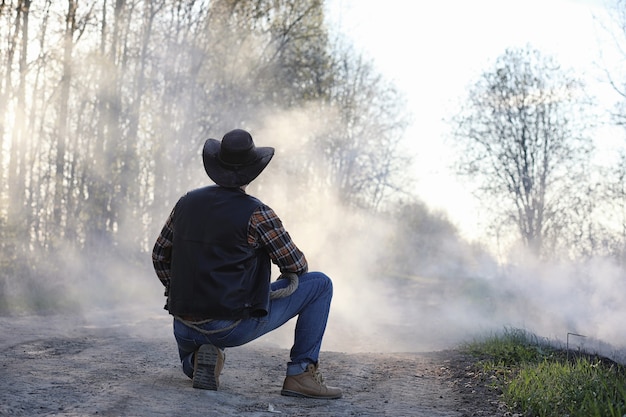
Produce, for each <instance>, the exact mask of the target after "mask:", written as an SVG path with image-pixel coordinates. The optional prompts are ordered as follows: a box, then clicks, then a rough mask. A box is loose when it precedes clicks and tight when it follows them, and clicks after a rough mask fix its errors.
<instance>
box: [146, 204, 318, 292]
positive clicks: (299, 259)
mask: <svg viewBox="0 0 626 417" xmlns="http://www.w3.org/2000/svg"><path fill="white" fill-rule="evenodd" d="M174 210H175V209H174ZM174 210H172V212H171V213H170V215H169V217H168V218H167V221H166V222H165V225H164V226H163V229H162V230H161V234H160V235H159V237H158V238H157V240H156V243H155V245H154V249H153V250H152V263H153V265H154V270H155V272H156V274H157V277H158V278H159V280H160V281H161V283H162V284H163V285H164V286H165V288H169V283H170V279H171V257H172V242H173V240H174V228H173V218H174ZM248 243H249V244H250V246H252V247H253V248H255V249H259V248H265V250H267V253H268V254H269V256H270V259H272V262H274V264H276V265H277V266H278V268H279V269H280V272H281V273H282V272H292V273H295V274H297V275H302V274H304V273H305V272H307V270H308V264H307V260H306V258H305V256H304V254H303V253H302V252H301V251H300V249H298V247H297V246H296V245H295V244H294V243H293V241H292V240H291V237H290V236H289V233H287V231H286V230H285V228H284V227H283V224H282V222H281V220H280V219H279V218H278V216H277V215H276V213H275V212H274V210H272V209H271V208H269V207H268V206H266V205H261V206H260V207H259V208H257V209H256V210H255V211H254V212H253V213H252V215H251V216H250V221H249V222H248Z"/></svg>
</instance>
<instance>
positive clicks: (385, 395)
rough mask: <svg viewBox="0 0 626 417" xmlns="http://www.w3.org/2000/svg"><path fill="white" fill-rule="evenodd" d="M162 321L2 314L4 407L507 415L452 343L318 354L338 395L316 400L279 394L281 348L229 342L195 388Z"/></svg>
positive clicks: (22, 412) (27, 410)
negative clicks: (209, 380) (222, 358)
mask: <svg viewBox="0 0 626 417" xmlns="http://www.w3.org/2000/svg"><path fill="white" fill-rule="evenodd" d="M170 327H171V322H170V320H169V318H168V317H167V315H166V314H165V313H161V314H155V315H154V316H153V317H144V318H137V317H136V316H134V314H133V313H126V314H125V315H123V316H121V317H120V316H119V315H118V316H116V317H114V314H113V313H112V314H111V315H109V314H106V313H99V314H96V315H91V316H83V315H81V316H80V317H77V316H68V315H65V316H59V315H54V316H20V317H0V332H1V334H2V337H1V338H0V350H1V352H2V355H1V356H0V376H1V377H0V415H2V416H43V415H47V416H55V415H56V416H91V415H97V416H139V417H142V416H146V417H147V416H160V415H163V416H250V417H252V416H270V415H282V416H425V417H426V416H427V417H443V416H446V417H457V416H507V415H511V414H510V413H507V412H506V410H505V409H504V408H503V407H501V406H499V403H498V400H497V397H498V393H497V392H495V391H493V390H491V389H488V388H486V386H485V385H486V381H484V380H483V379H482V378H481V377H480V376H478V375H477V374H475V373H473V372H472V370H471V368H470V365H471V362H472V359H471V358H469V357H467V356H464V355H463V354H461V353H459V352H458V351H455V350H449V351H439V352H430V353H381V352H373V353H344V352H333V351H330V352H329V351H323V352H322V357H321V370H322V372H323V374H324V376H325V379H326V380H327V382H328V383H329V385H333V386H339V387H341V388H343V390H344V397H343V398H342V399H339V400H331V401H319V400H306V399H298V398H290V397H282V396H281V395H280V388H281V384H282V380H283V377H284V366H285V361H286V360H287V358H288V350H287V349H285V348H278V347H276V346H272V344H271V342H268V341H262V340H261V341H255V342H253V343H251V344H249V345H247V346H244V347H240V348H235V349H229V350H227V357H226V367H225V369H224V372H223V373H222V377H221V379H220V382H221V387H220V390H219V391H203V390H196V389H193V388H192V387H191V382H190V380H189V379H187V377H185V376H184V374H183V373H182V372H181V371H180V369H179V364H178V362H177V358H176V349H175V343H174V340H173V337H172V336H171V330H170ZM270 340H271V339H270Z"/></svg>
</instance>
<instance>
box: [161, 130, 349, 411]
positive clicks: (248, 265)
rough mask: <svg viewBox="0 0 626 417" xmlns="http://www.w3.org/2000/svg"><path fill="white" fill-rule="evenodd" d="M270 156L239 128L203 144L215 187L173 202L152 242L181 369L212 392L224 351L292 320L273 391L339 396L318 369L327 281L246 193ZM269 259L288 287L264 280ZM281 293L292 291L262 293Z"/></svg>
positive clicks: (268, 210) (327, 306)
mask: <svg viewBox="0 0 626 417" xmlns="http://www.w3.org/2000/svg"><path fill="white" fill-rule="evenodd" d="M273 155H274V149H273V148H270V147H256V146H255V145H254V142H253V140H252V136H251V135H250V133H248V132H246V131H245V130H241V129H236V130H233V131H230V132H228V133H226V134H225V135H224V137H223V138H222V141H221V142H220V141H218V140H216V139H208V140H207V141H206V143H205V144H204V148H203V151H202V159H203V163H204V169H205V171H206V173H207V174H208V176H209V177H210V178H211V180H213V182H214V183H215V184H216V185H211V186H207V187H204V188H200V189H197V190H194V191H191V192H189V193H187V194H186V195H184V196H183V197H181V198H180V199H179V200H178V202H177V203H176V206H175V207H174V209H173V210H172V212H171V214H170V216H169V218H168V219H167V222H166V223H165V226H164V227H163V230H162V231H161V234H160V236H159V237H158V239H157V241H156V244H155V246H154V250H153V252H152V260H153V263H154V268H155V271H156V273H157V276H158V277H159V279H160V280H161V282H162V283H163V285H164V286H165V288H166V295H167V296H168V299H167V305H166V308H167V309H168V311H169V312H170V314H172V315H173V316H174V336H175V338H176V342H177V344H178V352H179V356H180V360H181V363H182V367H183V372H184V373H185V374H186V375H187V376H189V377H190V378H192V380H193V386H194V387H195V388H201V389H211V390H216V389H217V388H218V386H219V375H220V373H221V370H222V367H223V365H224V349H225V348H227V347H234V346H241V345H243V344H245V343H248V342H250V341H252V340H254V339H256V338H258V337H260V336H262V335H264V334H266V333H268V332H270V331H272V330H274V329H276V328H278V327H280V326H281V325H283V324H285V323H286V322H287V321H289V320H290V319H291V318H293V317H295V316H298V319H297V322H296V329H295V339H294V344H293V347H292V348H291V352H290V358H291V361H290V362H289V363H288V364H287V375H286V377H285V380H284V383H283V389H282V391H281V394H282V395H287V396H296V397H308V398H324V399H334V398H340V397H341V390H340V389H338V388H333V387H328V386H326V385H325V384H324V383H323V382H322V378H321V375H320V374H319V371H318V357H319V352H320V347H321V343H322V337H323V335H324V331H325V329H326V323H327V320H328V313H329V309H330V301H331V298H332V282H331V280H330V278H328V277H327V276H326V275H324V274H323V273H321V272H308V265H307V261H306V258H305V256H304V254H303V253H302V252H301V251H300V250H299V249H298V248H297V247H296V245H295V244H294V243H293V241H292V240H291V237H290V236H289V234H288V233H287V231H286V230H285V229H284V227H283V225H282V223H281V221H280V219H279V218H278V216H277V215H276V213H274V211H273V210H272V209H271V208H269V207H268V206H266V205H265V204H263V203H262V202H261V201H259V200H258V199H256V198H254V197H252V196H250V195H248V194H246V192H245V189H246V186H247V185H248V184H249V183H250V182H251V181H252V180H254V179H255V178H256V177H257V176H258V175H259V174H260V173H261V171H263V169H265V167H266V166H267V164H268V163H269V162H270V160H271V159H272V157H273ZM272 262H273V263H274V264H276V265H277V266H278V268H279V269H280V272H281V273H282V275H281V277H282V276H290V277H291V278H292V282H289V280H286V279H280V280H278V281H276V282H273V283H270V272H271V263H272ZM293 278H296V280H293ZM296 282H297V288H296V289H295V291H293V288H294V287H295V285H294V284H295V283H296ZM287 289H289V290H290V291H293V293H291V294H290V295H287V296H283V297H282V298H275V297H270V295H271V294H270V293H272V294H276V293H277V292H279V291H283V292H285V291H286V290H287Z"/></svg>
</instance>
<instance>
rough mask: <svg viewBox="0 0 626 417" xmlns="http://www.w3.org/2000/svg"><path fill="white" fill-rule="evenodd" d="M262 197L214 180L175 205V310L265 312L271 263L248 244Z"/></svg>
mask: <svg viewBox="0 0 626 417" xmlns="http://www.w3.org/2000/svg"><path fill="white" fill-rule="evenodd" d="M261 204H262V203H261V202H260V201H259V200H257V199H256V198H254V197H251V196H249V195H247V194H246V193H244V192H243V191H241V190H239V189H231V188H223V187H218V186H209V187H204V188H200V189H198V190H194V191H191V192H189V193H187V194H186V195H185V196H183V197H181V199H180V200H178V203H177V204H176V207H175V209H174V221H173V228H174V241H173V246H172V266H171V267H172V276H171V282H170V289H169V299H168V306H169V312H170V314H173V315H175V316H194V317H200V318H214V319H241V318H247V317H258V316H265V315H267V312H268V307H269V292H270V288H269V285H270V274H271V263H270V258H269V255H268V254H267V252H266V251H265V250H263V249H259V250H255V249H253V248H252V247H251V246H250V245H249V244H248V222H249V220H250V216H251V215H252V213H253V212H254V211H255V210H256V209H257V208H258V207H259V206H260V205H261Z"/></svg>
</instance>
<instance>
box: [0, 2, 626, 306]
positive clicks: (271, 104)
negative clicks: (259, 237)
mask: <svg viewBox="0 0 626 417" xmlns="http://www.w3.org/2000/svg"><path fill="white" fill-rule="evenodd" d="M623 9H624V4H623V2H621V1H618V2H617V7H616V9H615V10H616V14H615V17H616V19H618V20H619V19H624V15H623ZM620 11H621V13H622V14H621V15H620V14H619V12H620ZM325 15H326V4H325V2H324V1H322V0H302V1H297V2H294V1H289V0H255V1H241V0H65V1H52V0H40V1H32V0H2V1H1V2H0V39H2V40H3V42H2V44H1V46H0V62H1V63H2V65H0V313H8V312H12V311H16V310H18V311H22V310H35V311H46V310H50V309H52V310H55V309H63V308H72V307H73V306H74V305H75V304H76V303H78V301H77V299H79V298H82V297H86V298H88V299H90V300H91V299H101V298H109V297H110V298H116V297H120V296H121V294H122V293H124V292H128V291H130V292H132V291H133V289H132V288H134V286H133V284H132V281H133V279H132V278H131V277H133V276H141V277H143V276H146V277H148V276H149V277H150V278H146V279H151V280H153V283H154V285H155V287H156V286H158V283H157V281H156V278H154V277H152V276H151V275H152V271H151V270H150V268H151V264H150V251H151V249H152V245H153V243H154V240H155V239H156V236H157V235H158V232H159V231H160V228H161V226H162V224H163V222H164V220H165V219H166V217H167V215H168V214H169V211H170V210H171V208H172V207H173V205H174V204H175V202H176V201H177V199H178V198H179V197H180V196H181V195H182V194H184V193H185V192H186V191H188V190H190V189H193V188H195V187H199V186H202V185H205V184H207V183H209V180H208V178H207V177H206V174H205V173H204V171H203V168H202V163H201V158H200V152H201V147H202V144H203V143H204V141H205V140H206V138H209V137H213V138H217V139H221V135H223V134H224V133H225V132H226V131H228V130H230V129H232V128H235V127H240V128H245V129H247V130H249V131H251V132H252V134H253V136H254V138H255V142H257V144H258V145H260V146H274V147H276V149H277V154H276V157H275V158H274V160H273V161H272V163H271V165H270V167H269V168H268V170H267V171H266V172H264V174H263V175H262V176H261V177H260V178H259V179H258V180H257V181H255V184H254V187H253V192H252V193H253V194H255V195H258V196H263V199H264V200H269V201H271V203H269V204H270V205H271V206H272V207H273V208H275V209H280V210H277V211H278V212H279V213H280V214H281V217H283V218H284V220H285V223H286V225H287V226H289V225H292V228H293V230H294V231H295V233H294V237H296V240H298V239H297V238H298V237H301V240H303V241H304V242H305V243H304V244H303V246H305V248H306V249H307V252H308V253H311V258H312V259H314V260H319V262H318V263H319V264H320V265H322V266H328V265H332V262H333V260H329V259H328V257H329V255H326V256H322V255H320V254H321V253H323V252H330V253H331V255H335V256H336V254H341V255H339V256H340V260H341V262H340V263H341V264H342V266H341V269H342V270H350V269H352V270H358V271H360V272H363V271H366V272H367V274H369V275H371V276H383V277H385V278H387V279H388V280H389V281H392V280H400V281H401V282H402V284H401V286H405V285H407V282H409V281H411V280H409V281H407V280H406V278H407V277H408V278H412V279H414V280H415V279H417V281H419V282H420V283H421V284H420V285H424V281H425V280H426V281H428V282H432V280H444V281H446V282H449V281H450V280H452V281H454V282H457V281H461V280H464V282H465V283H464V284H463V286H462V287H459V288H458V291H465V292H468V293H470V294H476V293H480V292H483V293H484V287H483V285H484V284H483V283H482V282H478V281H476V277H477V276H492V275H497V276H500V274H501V273H502V272H501V271H502V270H504V269H506V268H505V267H502V266H499V265H498V261H499V260H498V261H496V259H495V258H494V256H493V255H492V254H491V253H489V249H488V245H486V244H484V242H466V241H464V240H463V239H462V238H461V237H459V234H458V232H457V230H456V228H455V227H454V225H452V224H451V223H450V222H449V221H448V219H447V218H446V215H445V213H439V212H434V211H432V210H430V209H429V208H428V207H427V206H426V205H425V204H424V203H422V202H421V201H419V199H417V198H416V197H415V196H414V195H412V194H411V184H412V181H414V179H413V178H410V176H409V174H407V172H408V170H407V169H406V167H407V166H409V165H410V164H411V151H410V150H408V145H411V144H407V143H406V142H403V139H402V138H403V133H404V131H405V129H406V127H407V126H408V125H409V124H410V123H411V121H412V119H413V117H414V115H411V114H409V113H408V111H407V109H406V107H405V98H404V97H403V95H402V93H401V92H400V91H398V90H397V89H396V87H395V86H394V85H393V84H392V83H391V82H390V81H389V80H387V79H385V78H384V77H383V76H382V75H381V74H380V73H379V72H378V71H377V70H376V68H375V66H374V65H373V64H372V62H371V61H370V60H368V58H367V57H365V56H363V55H362V54H360V53H358V52H356V51H355V50H354V49H353V48H352V46H351V45H350V44H349V43H348V42H346V41H345V40H344V39H342V38H341V36H338V35H337V34H336V33H333V32H332V31H330V30H329V29H328V27H327V25H326V23H325V22H326V17H325ZM623 21H624V22H626V20H623ZM617 35H619V36H622V37H624V38H626V36H624V35H626V33H621V34H617ZM625 59H626V57H625ZM613 81H614V83H615V88H616V90H617V91H621V92H622V94H623V92H624V90H623V87H624V83H622V82H621V80H620V79H619V78H617V79H613ZM583 90H584V86H582V85H581V84H580V83H579V81H578V80H577V79H576V77H575V76H574V75H573V74H570V73H567V72H563V71H561V69H560V68H559V66H558V64H555V63H554V62H553V61H551V58H550V57H545V56H543V55H542V54H541V52H540V51H535V50H533V49H532V48H529V49H512V50H507V51H504V53H503V55H502V56H501V57H500V58H498V59H497V60H496V62H495V64H494V67H493V68H488V69H486V70H485V73H484V75H483V77H482V78H481V79H480V80H478V81H477V82H476V85H475V87H474V89H473V90H472V91H468V97H469V98H468V101H467V103H466V105H465V106H464V108H463V111H462V112H460V113H459V114H458V115H456V117H454V118H453V120H451V125H452V126H454V132H455V138H456V140H457V141H458V143H459V144H460V145H461V146H466V148H465V149H466V151H465V152H464V156H465V157H464V159H463V160H460V161H458V164H459V171H460V173H461V174H462V175H466V176H470V177H474V178H477V179H478V180H479V181H482V183H481V184H482V185H481V187H480V190H481V192H483V194H481V195H482V198H483V199H484V200H485V201H497V202H498V204H492V205H491V206H492V208H493V213H492V214H493V219H494V224H493V230H494V236H496V235H498V236H500V235H501V234H502V233H503V230H504V231H506V233H507V236H512V237H513V238H512V239H511V240H512V241H513V247H514V248H518V249H519V248H520V247H523V248H525V249H527V250H528V251H529V253H531V254H532V255H533V256H537V257H538V258H540V259H555V258H558V259H562V258H567V259H569V260H572V259H577V260H580V259H590V258H592V257H598V256H599V257H604V258H608V259H612V260H614V261H616V263H617V264H618V265H622V264H623V261H624V259H625V256H626V211H624V207H625V206H626V191H625V189H624V186H623V178H624V175H626V174H625V173H626V164H624V163H621V164H618V165H616V166H615V167H609V168H604V169H605V171H602V172H600V171H593V170H594V167H593V166H592V165H591V163H590V161H591V160H590V156H591V152H592V142H593V138H591V137H588V136H585V135H586V132H587V130H586V128H587V127H589V126H591V125H592V124H593V120H589V119H588V118H586V115H587V114H588V113H586V112H587V111H588V109H589V106H590V105H592V104H591V102H589V101H587V100H586V98H585V97H583V96H582V95H580V94H574V93H577V92H580V91H583ZM555 92H560V93H559V95H555ZM569 93H572V94H569ZM581 97H582V99H581ZM624 97H626V95H624ZM625 114H626V112H625V110H624V107H621V108H619V107H618V108H616V110H615V115H614V116H615V118H614V122H615V123H616V124H617V125H619V124H621V125H623V124H624V117H625V116H624V115H625ZM573 115H574V116H573ZM579 116H580V117H579ZM583 116H585V117H583ZM411 140H414V141H419V140H422V139H421V138H411ZM622 161H626V158H623V159H622ZM598 178H601V179H602V180H601V181H598V180H597V179H598ZM607 213H609V214H608V215H607ZM303 219H305V220H306V221H305V220H303ZM308 219H312V220H311V221H310V222H309V221H308ZM600 219H603V220H600ZM604 219H608V220H609V223H606V222H605V220H604ZM318 221H319V222H321V225H319V224H316V223H317V222H318ZM288 228H289V227H288ZM371 242H374V243H375V247H376V251H375V253H372V250H371V249H370V248H371V247H372V246H370V245H371ZM518 252H519V251H518ZM331 257H332V256H331ZM334 261H335V263H337V262H336V259H335V260H334ZM507 268H508V266H507ZM331 269H332V266H331ZM416 277H417V278H416ZM426 278H427V279H426ZM139 281H140V280H139ZM411 282H412V281H411ZM468 283H469V284H468ZM77 286H78V287H81V288H82V290H80V291H79V290H76V289H75V287H77ZM123 287H126V288H123ZM86 288H89V290H88V291H87V290H86ZM128 288H130V289H128ZM402 288H404V287H402ZM139 290H141V286H139V287H137V288H136V291H139ZM157 290H158V288H157ZM86 294H88V295H86ZM483 295H484V294H483ZM481 297H482V296H481ZM481 300H483V298H480V299H479V300H478V301H476V300H475V301H476V302H478V303H480V302H482V301H481Z"/></svg>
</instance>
